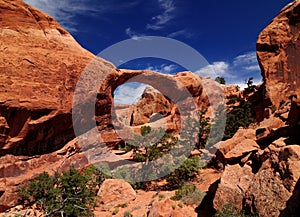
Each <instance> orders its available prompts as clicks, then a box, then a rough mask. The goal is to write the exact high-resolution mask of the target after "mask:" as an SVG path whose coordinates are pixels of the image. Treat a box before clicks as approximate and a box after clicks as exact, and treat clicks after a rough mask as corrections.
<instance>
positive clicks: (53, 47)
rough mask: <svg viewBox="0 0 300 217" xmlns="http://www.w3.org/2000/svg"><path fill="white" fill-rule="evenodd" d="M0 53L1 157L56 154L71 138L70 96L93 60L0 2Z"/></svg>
mask: <svg viewBox="0 0 300 217" xmlns="http://www.w3.org/2000/svg"><path fill="white" fill-rule="evenodd" d="M0 50H1V54H0V55H1V58H0V65H1V67H0V74H1V80H0V92H1V94H0V115H1V124H0V125H1V126H0V131H1V132H0V134H1V139H0V155H4V154H17V155H22V154H23V155H34V154H42V153H50V152H52V151H55V150H58V149H59V148H61V147H62V146H63V145H64V144H65V143H66V142H68V141H70V140H71V139H73V138H74V133H73V129H72V117H71V108H72V99H73V92H74V89H75V85H76V83H77V80H78V77H79V76H80V74H81V72H82V71H83V70H84V68H85V67H86V65H87V64H88V63H89V62H90V61H91V60H92V59H94V58H95V57H94V55H93V54H91V53H90V52H88V51H86V50H85V49H83V48H82V47H81V46H80V45H79V44H78V43H77V42H76V41H75V40H74V39H73V37H72V36H71V35H70V34H69V33H68V32H67V31H66V30H64V29H63V28H62V27H61V26H60V25H59V24H58V23H57V22H56V21H55V20H54V19H53V18H52V17H50V16H49V15H47V14H45V13H43V12H41V11H38V10H37V9H35V8H33V7H31V6H29V5H27V4H25V3H24V2H23V1H21V0H17V1H4V0H1V1H0ZM97 62H98V64H100V65H102V68H103V70H111V68H113V66H112V65H111V64H109V63H108V62H106V61H104V60H102V59H100V58H98V59H97Z"/></svg>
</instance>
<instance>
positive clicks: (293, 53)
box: [257, 1, 300, 108]
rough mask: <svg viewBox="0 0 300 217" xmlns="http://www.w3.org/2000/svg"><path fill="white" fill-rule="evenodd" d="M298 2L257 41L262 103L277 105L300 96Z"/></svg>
mask: <svg viewBox="0 0 300 217" xmlns="http://www.w3.org/2000/svg"><path fill="white" fill-rule="evenodd" d="M299 12H300V2H299V1H294V2H292V3H290V4H289V5H287V6H286V7H285V8H284V9H283V10H282V11H281V12H280V13H279V15H278V16H277V17H276V18H275V19H274V20H273V21H272V22H271V23H270V24H269V25H268V27H266V28H265V29H264V30H263V31H262V32H261V33H260V35H259V38H258V40H257V56H258V60H259V63H260V66H261V69H262V76H263V79H264V83H265V84H264V87H265V94H264V98H265V99H264V100H265V102H266V103H265V104H266V105H267V104H269V105H270V104H273V105H276V106H277V108H278V106H279V104H280V102H281V100H285V101H286V100H287V99H288V97H289V96H291V95H293V94H297V95H298V96H299V93H300V86H299V82H300V78H299V75H298V74H299V72H300V65H299V59H300V48H299V45H300V41H299V35H300V33H299V32H300V31H299V30H300V24H299V23H300V13H299Z"/></svg>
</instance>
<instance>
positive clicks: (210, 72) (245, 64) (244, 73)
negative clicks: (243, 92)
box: [195, 52, 261, 88]
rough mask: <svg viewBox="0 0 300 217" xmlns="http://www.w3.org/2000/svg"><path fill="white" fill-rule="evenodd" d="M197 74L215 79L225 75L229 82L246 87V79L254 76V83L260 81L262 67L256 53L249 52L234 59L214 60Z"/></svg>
mask: <svg viewBox="0 0 300 217" xmlns="http://www.w3.org/2000/svg"><path fill="white" fill-rule="evenodd" d="M195 73H196V74H197V75H200V76H205V77H210V78H211V79H214V78H215V77H217V76H221V77H224V78H225V80H226V82H227V83H228V84H238V85H239V86H240V87H241V88H244V87H246V83H245V80H247V79H248V78H249V77H254V83H256V84H257V83H259V82H260V80H261V78H260V68H259V65H258V62H257V58H256V53H255V52H248V53H245V54H242V55H239V56H237V57H235V58H234V59H233V60H232V61H228V62H224V61H218V62H213V63H212V64H210V65H207V66H205V67H203V68H201V69H199V70H197V71H196V72H195Z"/></svg>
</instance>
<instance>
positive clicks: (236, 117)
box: [214, 98, 255, 140]
mask: <svg viewBox="0 0 300 217" xmlns="http://www.w3.org/2000/svg"><path fill="white" fill-rule="evenodd" d="M229 103H237V104H238V105H236V106H233V107H232V108H231V109H230V110H228V109H227V108H226V107H225V106H224V105H221V106H219V108H218V110H217V111H219V112H220V113H221V112H222V111H224V110H226V111H227V118H226V127H225V132H224V136H223V138H222V139H223V140H226V139H230V138H232V136H233V135H234V134H235V133H236V132H237V131H238V129H239V128H240V127H243V128H247V127H249V125H250V124H251V123H254V122H255V119H253V118H252V113H251V104H250V102H248V101H245V100H244V99H242V98H233V99H231V100H230V102H229ZM219 119H220V120H219ZM221 121H225V119H224V118H222V117H221V116H220V118H219V117H218V115H216V118H215V120H214V122H215V124H216V125H217V124H220V123H222V122H221Z"/></svg>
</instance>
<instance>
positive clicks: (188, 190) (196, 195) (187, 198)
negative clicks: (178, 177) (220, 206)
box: [171, 184, 205, 205]
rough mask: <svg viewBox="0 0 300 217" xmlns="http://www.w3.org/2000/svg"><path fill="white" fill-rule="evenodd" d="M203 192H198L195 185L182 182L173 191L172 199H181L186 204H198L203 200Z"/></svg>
mask: <svg viewBox="0 0 300 217" xmlns="http://www.w3.org/2000/svg"><path fill="white" fill-rule="evenodd" d="M204 196H205V193H203V192H200V191H199V189H198V188H196V186H195V185H192V184H184V185H182V186H181V187H180V188H179V189H178V190H176V191H175V196H173V197H171V199H172V200H181V201H182V202H183V203H184V204H186V205H194V204H195V205H199V204H200V203H201V201H202V200H203V198H204Z"/></svg>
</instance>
